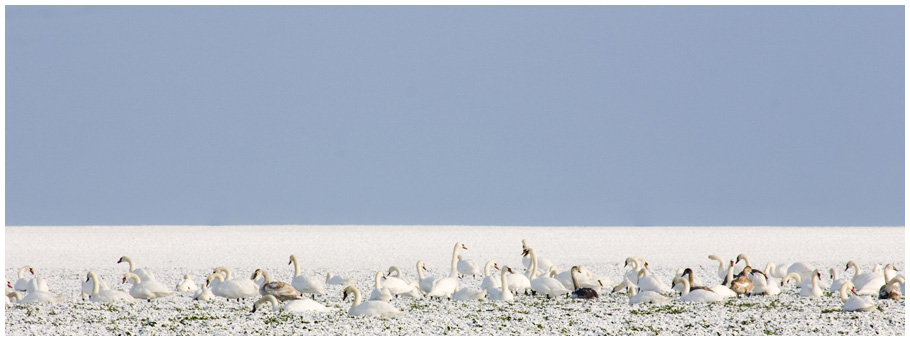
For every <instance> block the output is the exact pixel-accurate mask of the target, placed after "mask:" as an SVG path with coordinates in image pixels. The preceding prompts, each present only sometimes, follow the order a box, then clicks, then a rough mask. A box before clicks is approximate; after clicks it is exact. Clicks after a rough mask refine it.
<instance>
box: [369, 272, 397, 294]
mask: <svg viewBox="0 0 910 341" xmlns="http://www.w3.org/2000/svg"><path fill="white" fill-rule="evenodd" d="M382 278H385V275H384V274H383V273H382V271H376V282H375V283H374V284H373V291H371V292H370V301H386V302H390V301H392V292H391V291H389V289H386V288H383V287H382V282H380V279H382Z"/></svg>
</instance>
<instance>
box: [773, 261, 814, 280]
mask: <svg viewBox="0 0 910 341" xmlns="http://www.w3.org/2000/svg"><path fill="white" fill-rule="evenodd" d="M781 267H783V266H781ZM785 269H786V270H787V272H786V274H790V273H798V274H799V277H801V278H809V277H811V276H812V273H813V272H814V271H815V267H813V266H811V265H809V264H806V263H803V262H796V263H793V264H790V266H789V267H786V268H785ZM786 274H784V276H786Z"/></svg>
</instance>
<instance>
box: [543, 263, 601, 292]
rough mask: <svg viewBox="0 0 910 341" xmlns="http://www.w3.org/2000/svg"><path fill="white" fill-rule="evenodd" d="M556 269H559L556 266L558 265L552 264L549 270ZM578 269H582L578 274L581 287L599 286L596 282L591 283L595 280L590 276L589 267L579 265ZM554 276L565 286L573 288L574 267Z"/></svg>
mask: <svg viewBox="0 0 910 341" xmlns="http://www.w3.org/2000/svg"><path fill="white" fill-rule="evenodd" d="M555 269H557V267H556V265H553V266H550V268H549V271H550V272H552V271H553V270H555ZM578 270H579V271H580V273H579V274H578V277H577V278H578V285H579V287H584V288H591V287H595V286H597V283H596V282H595V283H593V284H592V283H591V282H594V281H592V279H591V277H590V276H588V273H590V271H587V269H585V267H584V266H579V267H578ZM554 278H556V279H557V280H559V282H560V283H562V286H563V287H566V288H571V287H572V286H573V285H574V284H572V269H569V270H568V271H563V272H560V273H558V274H557V275H556V277H554ZM592 289H593V288H592Z"/></svg>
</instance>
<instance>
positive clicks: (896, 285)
mask: <svg viewBox="0 0 910 341" xmlns="http://www.w3.org/2000/svg"><path fill="white" fill-rule="evenodd" d="M903 285H904V275H897V276H894V278H892V279H891V280H889V281H888V283H886V284H885V285H883V286H882V287H881V289H879V290H878V298H879V299H882V300H887V299H892V300H899V299H901V290H900V288H901V287H903Z"/></svg>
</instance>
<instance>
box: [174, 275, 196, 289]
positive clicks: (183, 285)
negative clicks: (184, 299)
mask: <svg viewBox="0 0 910 341" xmlns="http://www.w3.org/2000/svg"><path fill="white" fill-rule="evenodd" d="M196 289H199V287H197V286H196V282H194V281H193V277H191V276H190V275H189V274H185V275H183V280H182V281H180V283H177V286H176V287H174V290H175V291H184V292H186V291H196Z"/></svg>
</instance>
